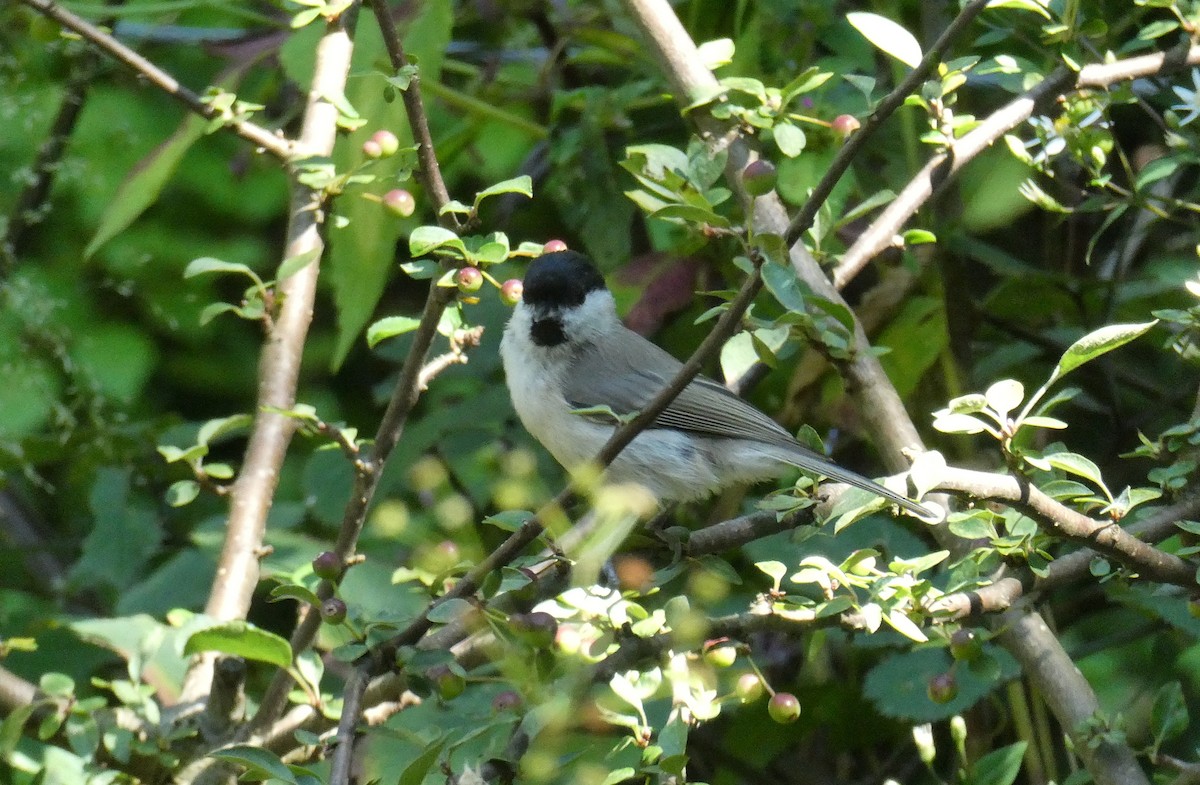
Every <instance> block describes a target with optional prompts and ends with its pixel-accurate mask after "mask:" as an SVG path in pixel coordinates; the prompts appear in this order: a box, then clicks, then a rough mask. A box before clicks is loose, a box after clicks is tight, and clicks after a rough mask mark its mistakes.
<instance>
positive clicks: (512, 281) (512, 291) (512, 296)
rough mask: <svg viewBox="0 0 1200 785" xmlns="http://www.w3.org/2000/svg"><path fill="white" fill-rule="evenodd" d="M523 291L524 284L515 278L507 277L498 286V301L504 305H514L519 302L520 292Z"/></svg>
mask: <svg viewBox="0 0 1200 785" xmlns="http://www.w3.org/2000/svg"><path fill="white" fill-rule="evenodd" d="M524 291H525V284H523V283H521V281H520V280H518V279H516V278H509V279H508V280H507V281H505V282H504V285H503V286H501V287H500V302H502V303H504V304H505V305H516V304H517V303H519V302H521V294H522V292H524Z"/></svg>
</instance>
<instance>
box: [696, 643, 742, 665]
mask: <svg viewBox="0 0 1200 785" xmlns="http://www.w3.org/2000/svg"><path fill="white" fill-rule="evenodd" d="M736 659H737V648H736V647H735V646H734V645H733V644H732V643H730V642H729V641H728V640H724V639H722V640H716V641H708V642H707V643H705V644H704V661H705V662H707V663H708V664H709V665H711V666H713V667H714V668H728V667H729V666H730V665H733V663H734V660H736Z"/></svg>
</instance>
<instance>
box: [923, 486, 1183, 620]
mask: <svg viewBox="0 0 1200 785" xmlns="http://www.w3.org/2000/svg"><path fill="white" fill-rule="evenodd" d="M1197 513H1200V491H1196V492H1193V493H1192V494H1190V495H1189V496H1186V497H1184V498H1183V499H1180V500H1179V501H1177V502H1176V503H1175V504H1172V505H1170V506H1167V507H1162V508H1159V509H1157V510H1155V511H1154V512H1152V513H1150V514H1149V515H1147V516H1146V517H1145V518H1143V519H1142V520H1140V521H1137V522H1136V523H1132V524H1130V525H1129V526H1127V527H1125V532H1126V533H1128V534H1129V536H1131V537H1136V538H1137V539H1139V540H1143V541H1145V542H1151V543H1154V542H1159V541H1161V540H1165V539H1166V538H1167V537H1170V536H1172V535H1174V534H1175V533H1176V532H1178V530H1179V529H1178V527H1177V526H1176V524H1177V523H1179V521H1182V520H1185V519H1187V518H1192V517H1195V515H1196V514H1197ZM1096 556H1097V552H1096V551H1094V550H1092V549H1091V548H1080V549H1079V550H1077V551H1074V552H1072V553H1068V554H1067V555H1066V556H1060V557H1059V558H1057V559H1055V560H1054V561H1053V562H1051V563H1050V565H1049V566H1048V567H1047V568H1046V574H1045V576H1044V577H1040V578H1039V577H1037V576H1035V575H1034V574H1033V572H1031V571H1030V570H1029V569H1028V568H1026V567H1020V568H1018V569H1016V570H1013V571H1012V574H1011V575H1003V576H996V577H995V578H994V581H993V583H992V584H990V585H988V586H983V587H981V588H979V589H976V590H974V591H970V592H956V593H954V594H947V595H945V596H943V597H940V598H938V599H937V600H936V601H935V602H934V603H933V604H932V605H931V606H930V611H932V612H935V613H938V614H939V615H945V616H948V617H949V618H952V619H962V618H966V617H967V616H970V615H972V614H977V613H994V612H997V611H1002V610H1006V609H1007V608H1009V607H1011V606H1012V605H1013V604H1014V603H1015V602H1016V601H1017V600H1018V599H1020V598H1021V597H1022V596H1024V595H1028V594H1029V593H1030V592H1031V591H1033V592H1035V593H1036V594H1037V595H1038V596H1040V595H1042V594H1045V593H1046V592H1048V591H1051V590H1053V589H1058V588H1061V587H1063V586H1069V585H1071V584H1074V583H1078V582H1079V581H1081V580H1084V579H1085V578H1087V577H1088V576H1089V575H1090V574H1091V564H1092V559H1094V558H1095V557H1096Z"/></svg>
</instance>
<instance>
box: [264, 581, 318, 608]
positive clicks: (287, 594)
mask: <svg viewBox="0 0 1200 785" xmlns="http://www.w3.org/2000/svg"><path fill="white" fill-rule="evenodd" d="M268 596H269V597H270V598H271V602H278V601H280V600H299V601H300V602H303V603H307V604H308V605H311V606H313V607H314V608H319V607H321V598H320V597H318V596H317V595H316V592H314V591H312V590H311V589H309V588H308V587H307V586H301V585H300V584H298V583H281V584H280V585H278V586H276V587H275V588H274V589H271V593H270V594H269V595H268Z"/></svg>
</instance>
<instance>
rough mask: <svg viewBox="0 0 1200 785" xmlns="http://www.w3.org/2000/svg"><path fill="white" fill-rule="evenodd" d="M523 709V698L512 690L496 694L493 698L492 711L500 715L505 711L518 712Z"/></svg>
mask: <svg viewBox="0 0 1200 785" xmlns="http://www.w3.org/2000/svg"><path fill="white" fill-rule="evenodd" d="M519 708H521V696H520V695H518V694H517V693H515V692H513V691H512V690H505V691H504V692H499V693H496V697H494V698H492V711H494V712H496V713H497V714H500V713H501V712H505V711H516V710H517V709H519Z"/></svg>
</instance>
